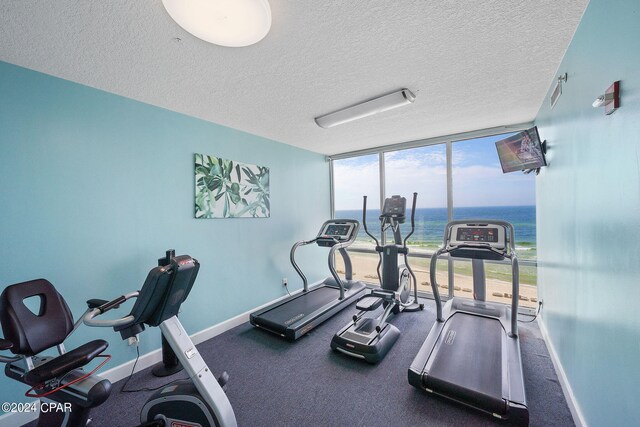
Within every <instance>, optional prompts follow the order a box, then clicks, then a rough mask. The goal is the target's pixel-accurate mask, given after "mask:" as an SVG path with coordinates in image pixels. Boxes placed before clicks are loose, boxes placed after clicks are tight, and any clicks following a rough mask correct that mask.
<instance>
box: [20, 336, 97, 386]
mask: <svg viewBox="0 0 640 427" xmlns="http://www.w3.org/2000/svg"><path fill="white" fill-rule="evenodd" d="M108 346H109V343H107V342H106V341H105V340H94V341H90V342H88V343H86V344H83V345H81V346H80V347H78V348H75V349H73V350H71V351H69V352H67V353H65V354H63V355H60V356H58V357H56V358H54V359H51V360H49V361H47V362H45V363H43V364H42V365H40V366H38V367H37V368H34V369H32V370H30V371H29V372H27V373H26V375H25V376H24V382H25V383H26V384H29V385H30V386H37V385H40V384H43V383H45V382H46V381H48V380H50V379H53V378H56V377H60V376H62V375H64V374H66V373H67V372H70V371H72V370H74V369H77V368H81V367H83V366H85V365H87V364H88V363H89V362H91V361H92V360H93V359H94V358H95V357H96V356H98V355H99V354H100V353H102V352H103V351H105V350H106V349H107V347H108Z"/></svg>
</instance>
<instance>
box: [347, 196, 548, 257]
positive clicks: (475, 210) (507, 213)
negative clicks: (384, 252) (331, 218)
mask: <svg viewBox="0 0 640 427" xmlns="http://www.w3.org/2000/svg"><path fill="white" fill-rule="evenodd" d="M410 215H411V210H410V209H407V220H406V222H405V223H404V224H402V225H401V226H400V230H401V231H402V236H403V237H404V236H406V235H407V233H408V232H409V231H410V230H411V219H410V218H411V216H410ZM379 216H380V210H379V209H375V210H374V209H371V210H369V209H367V227H368V228H369V232H370V233H372V234H373V235H374V236H376V237H377V238H378V239H380V221H379V220H378V217H379ZM336 218H342V219H346V218H353V219H357V220H358V221H360V223H362V210H361V209H359V210H358V209H356V210H337V211H336ZM453 219H499V220H503V221H508V222H510V223H511V224H512V225H513V227H514V229H515V234H516V249H517V250H518V255H519V256H520V255H525V256H526V258H535V255H536V207H535V206H484V207H460V208H454V209H453ZM446 224H447V208H418V209H416V216H415V232H414V234H413V235H412V236H411V237H410V238H409V242H408V244H409V245H410V246H418V247H423V248H425V249H436V248H439V247H440V246H442V239H443V235H444V227H445V225H446ZM388 236H389V237H390V236H391V234H389V235H388ZM389 237H388V238H389ZM357 241H360V242H363V243H364V242H369V241H371V238H370V237H369V236H367V235H366V234H365V232H364V227H360V232H359V233H358V238H357Z"/></svg>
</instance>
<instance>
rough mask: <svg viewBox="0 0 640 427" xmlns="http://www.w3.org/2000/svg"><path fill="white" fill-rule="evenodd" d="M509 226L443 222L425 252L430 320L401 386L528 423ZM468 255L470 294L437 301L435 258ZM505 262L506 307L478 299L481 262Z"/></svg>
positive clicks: (493, 222) (489, 222) (482, 282)
mask: <svg viewBox="0 0 640 427" xmlns="http://www.w3.org/2000/svg"><path fill="white" fill-rule="evenodd" d="M514 237H515V233H514V231H513V226H512V225H511V224H510V223H508V222H505V221H496V220H465V221H453V222H450V223H448V224H447V226H446V229H445V235H444V246H443V247H442V248H440V249H438V251H436V253H434V254H433V256H432V257H431V288H432V290H433V296H434V299H435V302H436V310H437V312H436V323H435V324H434V325H433V327H432V328H431V331H430V332H429V335H428V337H427V339H426V341H425V342H424V344H422V347H421V348H420V351H419V352H418V354H417V356H416V357H415V359H414V360H413V362H412V363H411V367H410V368H409V384H411V385H412V386H414V387H416V388H419V389H422V390H426V391H427V392H429V393H432V394H435V395H439V396H443V397H446V398H448V399H451V400H454V401H456V402H458V403H462V404H464V405H467V406H470V407H473V408H476V409H479V410H481V411H483V412H485V413H488V414H490V415H492V416H494V417H496V418H499V419H503V420H509V422H510V423H513V424H516V425H525V426H526V425H528V424H529V410H528V409H527V400H526V397H525V390H524V379H523V375H522V359H521V356H520V342H519V340H518V323H517V322H518V295H519V278H518V259H517V257H516V253H515V238H514ZM443 254H449V256H452V257H456V258H466V259H471V262H472V268H473V293H474V298H473V299H469V298H460V297H454V298H452V299H450V300H449V301H447V303H446V305H445V306H444V310H443V307H442V302H441V299H440V294H439V292H438V284H437V283H436V261H437V260H438V257H439V256H440V255H443ZM504 259H509V260H510V261H511V268H512V294H511V295H512V297H511V306H510V307H509V306H507V305H505V304H500V303H493V302H487V301H485V294H486V283H485V272H484V260H504Z"/></svg>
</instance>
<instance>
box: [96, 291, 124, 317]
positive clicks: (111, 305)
mask: <svg viewBox="0 0 640 427" xmlns="http://www.w3.org/2000/svg"><path fill="white" fill-rule="evenodd" d="M126 300H127V298H126V297H125V296H124V295H122V296H119V297H118V298H116V299H114V300H113V301H109V302H108V303H106V304H102V305H101V306H100V307H98V310H100V313H106V312H107V311H109V310H111V309H114V308H118V307H120V304H122V303H123V302H125V301H126Z"/></svg>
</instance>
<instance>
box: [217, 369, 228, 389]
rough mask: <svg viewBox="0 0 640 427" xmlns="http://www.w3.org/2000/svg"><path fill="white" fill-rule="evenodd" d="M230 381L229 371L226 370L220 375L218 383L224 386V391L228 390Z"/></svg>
mask: <svg viewBox="0 0 640 427" xmlns="http://www.w3.org/2000/svg"><path fill="white" fill-rule="evenodd" d="M228 382H229V374H228V373H227V371H224V372H223V373H222V374H220V376H219V377H218V384H220V387H222V389H223V390H224V391H227V383H228Z"/></svg>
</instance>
